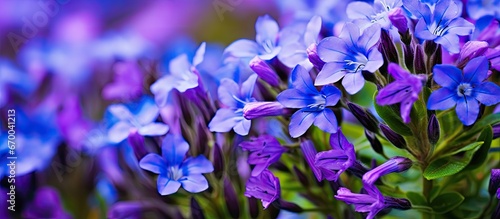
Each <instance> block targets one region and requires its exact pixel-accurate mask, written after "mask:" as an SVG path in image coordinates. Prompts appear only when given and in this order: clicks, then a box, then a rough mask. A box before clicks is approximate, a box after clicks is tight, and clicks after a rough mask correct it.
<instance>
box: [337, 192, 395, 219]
mask: <svg viewBox="0 0 500 219" xmlns="http://www.w3.org/2000/svg"><path fill="white" fill-rule="evenodd" d="M365 190H366V191H367V194H357V193H352V192H351V190H349V189H347V188H344V187H341V188H340V189H339V190H338V191H337V195H335V198H336V199H338V200H340V201H343V202H345V203H346V204H349V205H354V210H356V211H357V212H368V216H367V217H366V219H373V218H375V216H376V215H377V213H378V212H380V211H381V210H383V209H384V208H386V206H385V205H384V196H383V195H382V193H380V191H379V190H378V189H377V188H376V187H374V186H369V187H365Z"/></svg>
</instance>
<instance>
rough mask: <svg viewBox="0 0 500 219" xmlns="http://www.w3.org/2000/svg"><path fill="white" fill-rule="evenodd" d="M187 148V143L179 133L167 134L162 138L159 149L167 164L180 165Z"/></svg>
mask: <svg viewBox="0 0 500 219" xmlns="http://www.w3.org/2000/svg"><path fill="white" fill-rule="evenodd" d="M188 150H189V144H188V143H187V142H186V141H185V140H184V138H182V136H180V135H173V134H168V135H167V136H165V138H163V142H162V145H161V151H162V156H163V159H165V161H166V164H167V166H180V165H181V163H182V161H183V160H184V157H185V156H186V153H187V152H188Z"/></svg>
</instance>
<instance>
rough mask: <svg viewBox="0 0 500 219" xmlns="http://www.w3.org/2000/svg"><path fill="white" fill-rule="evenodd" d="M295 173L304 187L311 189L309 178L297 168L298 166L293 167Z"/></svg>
mask: <svg viewBox="0 0 500 219" xmlns="http://www.w3.org/2000/svg"><path fill="white" fill-rule="evenodd" d="M293 172H295V175H297V178H298V179H299V182H300V184H302V186H305V187H309V180H307V176H306V175H305V174H304V173H303V172H302V171H301V170H300V169H299V168H297V166H293Z"/></svg>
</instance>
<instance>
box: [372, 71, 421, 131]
mask: <svg viewBox="0 0 500 219" xmlns="http://www.w3.org/2000/svg"><path fill="white" fill-rule="evenodd" d="M388 72H389V74H390V75H391V76H392V77H393V78H394V79H396V80H395V81H393V82H392V83H390V84H388V85H387V86H385V87H384V88H382V89H381V90H380V91H379V92H378V94H377V97H376V98H375V100H376V101H377V104H378V105H381V106H384V105H392V104H396V103H400V104H401V106H400V108H401V109H400V111H401V118H402V119H403V122H405V123H409V122H410V111H411V108H412V106H413V103H415V101H417V100H418V95H419V94H420V92H421V91H422V83H423V82H425V80H426V78H425V77H424V76H418V75H413V74H411V73H410V72H408V71H406V70H404V69H403V68H401V67H400V66H399V65H398V64H395V63H390V64H389V67H388Z"/></svg>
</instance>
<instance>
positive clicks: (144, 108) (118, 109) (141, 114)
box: [108, 96, 169, 143]
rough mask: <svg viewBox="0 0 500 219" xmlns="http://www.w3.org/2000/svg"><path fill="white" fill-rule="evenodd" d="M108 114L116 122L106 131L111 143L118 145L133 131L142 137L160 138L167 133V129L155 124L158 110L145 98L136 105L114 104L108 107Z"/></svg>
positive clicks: (159, 123)
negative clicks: (136, 131)
mask: <svg viewBox="0 0 500 219" xmlns="http://www.w3.org/2000/svg"><path fill="white" fill-rule="evenodd" d="M108 111H109V113H111V115H112V116H113V117H114V118H116V119H117V120H118V122H116V123H115V124H113V126H111V127H110V128H109V130H108V138H109V141H110V142H112V143H119V142H121V141H123V140H125V139H126V138H127V136H128V135H129V134H130V133H131V132H132V131H134V130H138V132H139V134H140V135H143V136H160V135H164V134H165V133H167V132H168V129H169V127H168V126H167V125H166V124H164V123H161V122H155V120H156V119H157V118H158V115H159V109H158V107H157V106H156V105H155V103H154V102H153V100H152V99H151V98H149V97H147V96H145V97H143V98H142V99H141V100H139V101H138V103H137V104H130V105H128V106H126V105H123V104H114V105H111V106H109V107H108Z"/></svg>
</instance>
